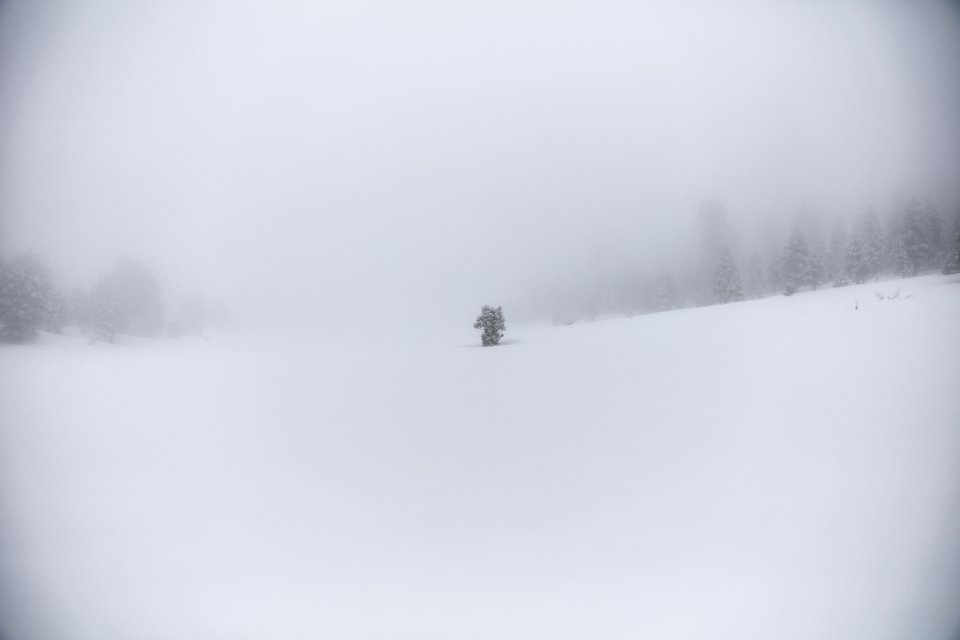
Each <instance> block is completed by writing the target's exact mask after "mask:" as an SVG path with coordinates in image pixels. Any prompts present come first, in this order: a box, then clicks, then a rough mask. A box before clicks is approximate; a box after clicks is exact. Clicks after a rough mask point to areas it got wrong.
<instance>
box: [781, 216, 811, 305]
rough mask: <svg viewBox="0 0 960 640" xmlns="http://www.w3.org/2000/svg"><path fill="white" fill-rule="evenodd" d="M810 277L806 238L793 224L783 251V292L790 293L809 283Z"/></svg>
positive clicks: (808, 250) (808, 251)
mask: <svg viewBox="0 0 960 640" xmlns="http://www.w3.org/2000/svg"><path fill="white" fill-rule="evenodd" d="M811 279H812V277H811V275H810V249H809V248H808V247H807V239H806V238H805V237H804V235H803V231H801V230H800V227H799V226H795V227H794V228H793V232H792V233H791V234H790V239H789V240H787V246H786V247H785V248H784V251H783V280H784V289H783V293H784V294H785V295H788V296H789V295H792V294H793V293H795V292H796V291H797V290H798V289H799V288H800V287H802V286H804V285H806V284H809V283H810V281H811Z"/></svg>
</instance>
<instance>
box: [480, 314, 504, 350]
mask: <svg viewBox="0 0 960 640" xmlns="http://www.w3.org/2000/svg"><path fill="white" fill-rule="evenodd" d="M473 328H474V329H482V330H483V333H481V334H480V342H482V343H483V346H485V347H491V346H494V345H496V344H499V342H500V339H501V338H503V332H504V330H505V329H506V323H505V322H504V319H503V308H502V307H490V306H487V305H484V306H483V307H482V308H481V309H480V315H479V316H477V320H476V322H474V323H473Z"/></svg>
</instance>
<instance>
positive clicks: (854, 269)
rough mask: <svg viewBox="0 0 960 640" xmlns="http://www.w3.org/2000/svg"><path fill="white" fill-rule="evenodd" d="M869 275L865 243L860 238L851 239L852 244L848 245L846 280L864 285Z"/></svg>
mask: <svg viewBox="0 0 960 640" xmlns="http://www.w3.org/2000/svg"><path fill="white" fill-rule="evenodd" d="M869 273H870V268H869V267H868V266H867V257H866V253H865V252H864V250H863V243H862V242H861V241H860V238H859V236H856V235H854V236H853V237H852V238H850V244H849V245H847V260H846V266H845V274H846V278H847V279H848V280H850V281H851V282H854V283H855V284H862V283H864V282H866V281H867V277H868V275H869Z"/></svg>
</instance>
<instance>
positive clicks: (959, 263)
mask: <svg viewBox="0 0 960 640" xmlns="http://www.w3.org/2000/svg"><path fill="white" fill-rule="evenodd" d="M954 273H960V229H958V230H957V239H956V241H954V243H953V251H952V252H951V253H950V256H949V257H948V258H947V263H946V264H945V265H943V274H944V275H952V274H954Z"/></svg>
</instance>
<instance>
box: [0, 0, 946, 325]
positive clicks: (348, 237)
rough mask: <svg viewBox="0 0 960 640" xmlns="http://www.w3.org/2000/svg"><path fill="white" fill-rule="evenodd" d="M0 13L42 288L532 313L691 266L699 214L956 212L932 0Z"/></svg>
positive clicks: (11, 156) (4, 134)
mask: <svg viewBox="0 0 960 640" xmlns="http://www.w3.org/2000/svg"><path fill="white" fill-rule="evenodd" d="M0 6H2V10H0V86H2V91H0V139H2V140H3V145H2V149H0V225H2V226H0V252H3V253H6V254H11V253H13V252H16V251H21V250H27V249H30V250H35V251H38V252H40V253H42V254H44V255H46V256H47V257H48V258H49V260H50V261H51V264H52V267H53V270H54V271H55V272H56V273H58V274H59V276H60V278H61V279H63V280H64V281H65V282H64V284H65V286H67V287H72V286H83V287H87V286H89V284H90V283H91V282H92V281H93V280H95V279H96V277H97V276H98V275H99V274H100V273H102V272H103V271H104V270H105V269H106V268H107V267H108V266H109V265H110V264H112V263H113V262H115V261H116V260H117V259H118V258H120V257H123V256H134V257H136V258H138V259H141V260H143V261H144V262H145V263H146V264H148V265H149V266H150V268H152V269H153V270H154V271H155V272H156V273H157V275H158V278H159V280H160V281H161V283H162V285H163V288H164V290H165V291H166V292H168V294H169V292H175V291H182V290H198V291H202V292H203V293H204V294H205V295H207V296H210V297H212V298H216V299H218V300H222V301H224V302H225V304H227V305H229V306H230V307H231V308H232V309H233V310H234V311H235V313H236V314H237V315H238V316H241V317H243V318H246V319H248V320H251V321H254V320H255V321H257V322H262V323H276V324H277V325H278V326H287V325H293V324H309V325H314V326H319V325H329V326H338V327H341V328H342V327H344V326H351V327H362V328H363V329H364V330H376V328H377V327H380V326H382V325H383V324H384V322H385V317H386V316H388V315H403V316H404V317H408V316H409V314H410V313H413V314H415V315H416V316H418V317H420V318H422V320H420V321H419V322H425V323H458V322H468V321H469V320H470V317H472V314H473V313H475V311H476V308H477V307H478V306H479V305H480V304H483V303H496V304H504V305H507V306H508V308H512V309H513V310H514V311H515V313H517V314H520V316H521V317H530V318H536V317H547V316H548V315H549V314H550V313H552V312H553V311H554V310H553V309H552V306H551V305H552V304H553V303H552V302H551V298H550V296H549V295H547V294H545V293H544V292H545V291H546V290H549V291H555V290H562V289H563V287H564V286H565V283H567V282H568V281H570V280H571V279H573V278H574V276H573V275H572V274H580V275H581V276H582V275H583V274H584V273H592V272H604V273H619V272H632V271H636V270H646V271H648V272H651V271H653V272H655V271H656V270H658V269H661V268H663V267H665V266H670V267H671V268H676V269H683V268H685V267H687V266H688V265H693V264H695V262H696V256H695V255H694V249H695V246H696V245H695V241H696V235H695V220H696V212H697V210H698V207H699V206H700V204H701V203H702V202H703V201H705V200H710V199H712V200H718V201H720V202H722V203H723V205H724V207H725V208H726V211H727V215H728V216H729V218H730V220H731V223H732V226H733V227H734V228H735V229H736V230H737V232H738V233H739V234H740V235H741V236H742V237H744V238H751V237H754V236H756V235H758V234H761V233H763V232H765V230H769V229H774V230H776V232H777V233H780V232H782V230H783V229H785V228H787V227H789V225H790V224H791V223H792V221H793V219H794V217H795V216H796V214H797V211H798V210H801V209H806V210H812V211H814V212H816V214H817V215H818V216H822V217H824V219H829V217H830V216H836V215H842V216H853V215H857V214H859V213H861V212H862V210H863V209H864V207H866V206H868V205H873V206H875V207H877V208H879V209H880V210H881V211H884V210H886V208H889V207H891V206H893V204H892V203H894V202H897V201H898V199H903V198H907V197H911V196H918V197H927V198H931V199H932V200H933V201H935V202H936V203H937V204H938V206H939V207H940V209H941V211H943V212H945V213H952V212H953V211H956V208H957V205H958V204H960V183H958V182H957V180H956V176H957V175H960V117H958V113H960V73H958V66H960V65H958V62H957V61H960V15H958V10H957V6H956V5H955V4H951V3H947V2H916V3H914V2H911V3H906V2H830V3H825V2H823V3H821V2H816V3H787V2H770V3H759V2H731V3H706V2H704V3H697V2H685V3H668V2H663V3H637V4H633V3H626V2H608V3H601V4H596V3H592V4H587V3H579V2H571V3H545V2H524V3H497V2H494V3H482V4H481V5H476V6H465V5H458V6H449V5H446V4H443V3H419V2H418V3H413V4H409V3H408V4H404V5H394V4H392V3H376V2H369V3H316V4H308V3H294V2H280V3H269V2H260V3H257V2H240V3H232V2H214V1H206V2H165V3H162V4H152V3H150V4H142V3H126V2H106V1H105V2H83V3H77V2H56V1H50V2H44V3H32V2H16V1H14V2H5V3H3V5H0ZM688 254H689V258H687V257H684V256H686V255H688ZM171 295H172V294H171ZM510 305H512V306H510ZM399 309H403V310H404V313H403V314H398V313H397V310H399ZM463 318H466V320H463Z"/></svg>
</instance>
